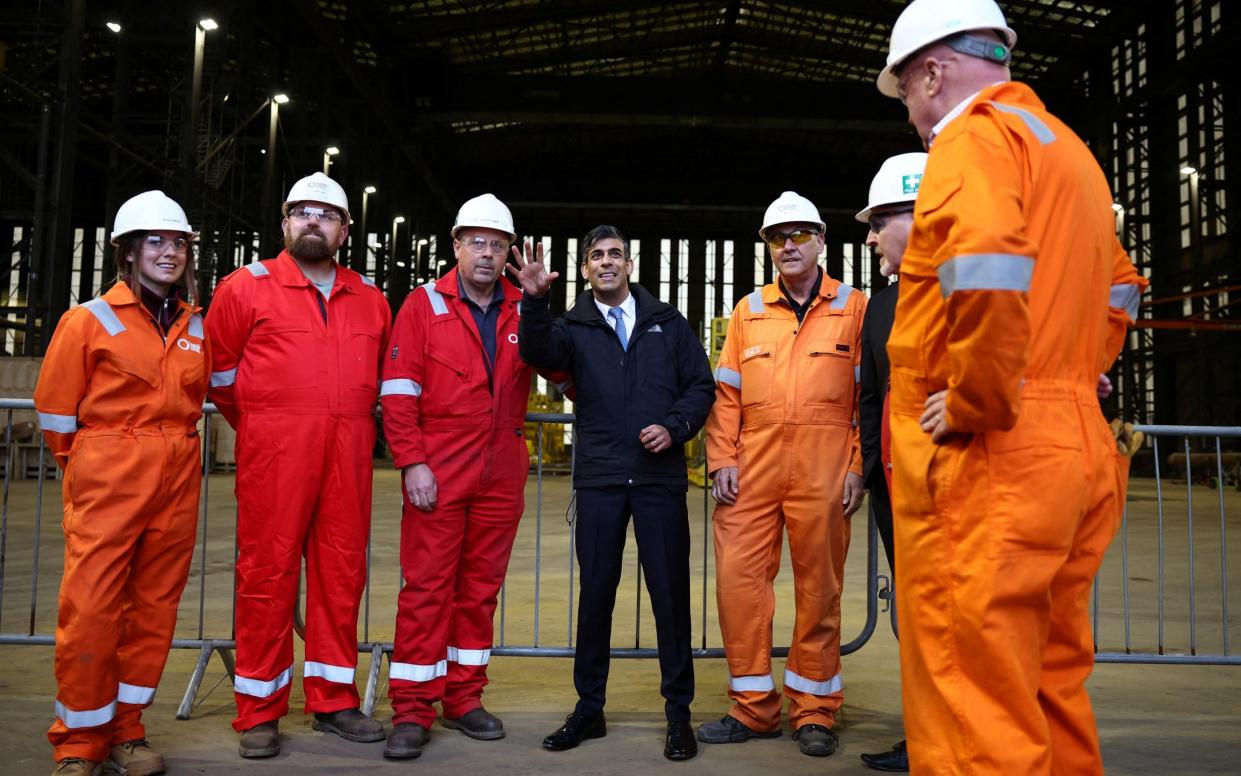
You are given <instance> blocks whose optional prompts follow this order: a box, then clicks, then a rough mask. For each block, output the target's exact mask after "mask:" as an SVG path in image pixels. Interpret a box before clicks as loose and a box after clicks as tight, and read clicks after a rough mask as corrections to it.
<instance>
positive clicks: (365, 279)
mask: <svg viewBox="0 0 1241 776" xmlns="http://www.w3.org/2000/svg"><path fill="white" fill-rule="evenodd" d="M361 277H362V282H363V283H364V284H365V285H368V286H370V287H371V288H379V286H377V285H375V281H373V280H371V279H370V278H369V277H367V276H366V275H362V276H361Z"/></svg>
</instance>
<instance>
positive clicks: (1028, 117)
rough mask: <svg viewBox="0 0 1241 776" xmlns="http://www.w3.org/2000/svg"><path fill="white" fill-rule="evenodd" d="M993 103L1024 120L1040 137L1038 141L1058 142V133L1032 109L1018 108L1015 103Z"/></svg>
mask: <svg viewBox="0 0 1241 776" xmlns="http://www.w3.org/2000/svg"><path fill="white" fill-rule="evenodd" d="M991 104H992V105H994V106H995V107H996V108H997V109H999V110H1002V111H1004V112H1005V113H1011V114H1012V115H1014V116H1016V117H1017V118H1019V119H1021V120H1022V121H1024V122H1025V125H1026V126H1027V127H1028V128H1029V129H1030V131H1031V132H1033V133H1034V136H1035V137H1036V138H1038V141H1039V142H1040V143H1042V144H1043V145H1047V144H1048V143H1054V142H1056V133H1055V132H1052V131H1051V128H1050V127H1048V126H1047V125H1046V124H1044V123H1043V120H1042V119H1040V118H1039V117H1038V116H1035V115H1034V114H1033V113H1031V112H1030V111H1028V110H1026V109H1024V108H1018V107H1016V106H1013V105H1005V104H1004V103H1002V102H995V101H994V100H993V101H992V102H991Z"/></svg>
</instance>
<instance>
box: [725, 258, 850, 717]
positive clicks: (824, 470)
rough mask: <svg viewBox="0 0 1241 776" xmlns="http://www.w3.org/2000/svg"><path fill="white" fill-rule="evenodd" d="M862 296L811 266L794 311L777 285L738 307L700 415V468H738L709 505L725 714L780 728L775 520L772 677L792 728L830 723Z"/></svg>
mask: <svg viewBox="0 0 1241 776" xmlns="http://www.w3.org/2000/svg"><path fill="white" fill-rule="evenodd" d="M865 311H866V297H865V296H864V295H863V294H862V293H860V292H858V291H855V290H854V289H852V288H851V287H849V286H847V285H845V284H844V283H841V282H840V281H839V280H833V279H832V278H830V277H828V275H827V273H826V272H825V273H823V278H822V281H821V283H820V285H819V291H818V294H817V295H816V296H815V297H814V299H813V301H812V304H811V307H810V309H809V310H808V311H807V312H806V316H805V319H804V320H803V321H802V323H801V325H798V322H797V315H796V313H794V312H793V310H792V308H791V307H789V304H788V301H787V300H786V299H785V298H784V294H783V293H782V292H781V290H780V286H779V284H778V283H768V284H767V285H765V286H763V287H762V288H761V289H759V290H757V291H755V292H754V293H752V294H750V295H749V296H747V297H746V298H745V299H743V300H741V302H739V303H738V304H737V307H736V309H735V310H734V311H733V315H732V318H731V319H730V320H729V322H728V337H727V339H726V340H725V342H724V349H723V351H722V352H721V353H720V361H719V365H718V368H717V369H716V372H715V375H716V388H715V405H714V406H713V407H712V409H711V415H710V417H708V418H707V461H708V468H709V469H710V470H711V471H715V470H717V469H720V468H721V467H725V466H736V467H738V470H739V471H738V496H737V503H736V504H733V505H728V504H717V505H716V507H715V513H714V524H715V568H716V574H715V579H716V596H717V602H718V605H719V612H720V631H721V632H722V634H723V638H724V651H725V654H726V655H727V657H728V672H729V680H728V695H729V697H730V698H732V699H733V701H734V705H733V708H732V709H731V710H730V711H729V714H730V715H731V716H733V717H735V718H736V719H737V720H739V721H740V722H742V723H743V724H745V725H746V726H748V727H750V728H751V729H753V730H760V731H769V730H773V729H775V728H777V727H778V726H779V724H780V706H781V698H780V694H779V693H777V692H776V688H775V682H774V680H773V678H772V675H771V620H772V615H773V614H774V612H775V593H774V590H773V588H772V583H773V582H774V580H775V578H776V574H777V572H778V571H779V570H780V548H781V544H782V543H783V536H782V531H781V529H782V528H784V527H785V526H787V528H788V534H789V553H790V554H791V555H792V560H793V585H794V591H795V596H796V607H797V616H796V620H795V624H794V626H793V641H792V645H791V646H790V647H789V657H788V662H787V664H786V667H785V671H784V694H785V695H787V696H788V698H789V720H790V722H791V723H792V725H793V727H794V728H800V727H802V726H804V725H809V724H812V723H813V724H819V725H823V726H825V727H832V726H833V725H834V724H835V717H836V712H837V711H838V710H839V709H840V706H841V704H842V703H843V702H844V689H843V687H844V685H843V683H842V681H841V675H840V591H841V585H842V583H843V581H844V569H845V553H846V552H847V551H848V549H849V521H848V520H846V519H845V518H844V511H843V506H842V505H841V503H840V500H841V497H842V494H843V488H844V480H845V474H846V473H847V472H853V473H854V474H857V475H858V476H859V477H860V476H861V474H862V456H861V450H860V447H859V442H858V433H857V428H856V427H855V425H854V422H853V421H854V416H855V414H856V411H857V378H858V375H859V369H860V366H859V365H860V363H861V353H862V344H861V343H862V317H863V314H864V313H865Z"/></svg>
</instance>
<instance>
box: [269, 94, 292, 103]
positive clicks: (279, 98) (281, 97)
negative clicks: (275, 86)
mask: <svg viewBox="0 0 1241 776" xmlns="http://www.w3.org/2000/svg"><path fill="white" fill-rule="evenodd" d="M271 99H272V101H273V102H275V103H276V104H277V105H284V104H286V103H287V102H288V101H289V95H287V94H285V93H284V92H281V93H280V94H277V95H275V96H274V97H272V98H271Z"/></svg>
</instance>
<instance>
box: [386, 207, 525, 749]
mask: <svg viewBox="0 0 1241 776" xmlns="http://www.w3.org/2000/svg"><path fill="white" fill-rule="evenodd" d="M452 237H453V246H452V249H453V255H454V256H455V257H456V259H457V266H456V267H455V268H454V269H452V270H450V271H449V272H448V273H447V274H446V275H444V276H443V277H442V278H440V279H439V280H435V281H432V282H430V283H427V284H426V285H424V286H421V287H420V288H417V289H415V290H414V291H413V293H411V294H410V295H409V296H408V297H407V298H406V299H405V304H404V305H403V306H402V307H401V310H400V312H399V313H398V314H397V317H396V324H395V326H394V329H393V335H392V342H391V345H390V347H389V352H388V355H389V358H388V359H387V360H386V362H385V367H384V381H383V386H382V388H381V390H380V395H381V396H382V397H383V417H384V435H385V436H386V437H387V440H388V443H389V445H391V447H392V457H393V460H394V463H395V464H396V467H397V468H398V469H400V470H401V472H402V478H403V481H404V495H405V509H404V513H403V515H402V519H401V568H402V569H403V571H404V575H405V585H404V587H403V588H402V589H401V593H400V597H399V599H398V603H397V619H396V639H395V643H394V648H393V654H392V667H391V670H390V672H389V679H390V683H391V684H390V688H391V689H390V691H389V692H390V695H391V698H392V711H393V714H392V723H393V727H392V733H391V734H390V735H389V737H388V744H387V748H386V749H385V750H384V756H385V757H389V758H392V759H412V758H414V757H417V756H418V755H419V754H421V752H422V746H423V745H424V744H425V743H426V741H427V735H428V732H427V731H428V728H430V727H431V723H432V722H434V721H435V717H436V712H435V709H434V707H433V706H432V704H434V703H436V702H439V703H441V705H442V706H443V713H444V717H443V724H444V726H445V727H448V728H452V729H454V730H460V731H461V732H462V733H464V734H465V735H467V736H469V737H470V738H475V739H482V740H490V739H497V738H503V737H504V725H503V723H501V721H500V720H499V719H497V718H496V717H495V716H494V715H492V714H491V713H490V712H488V711H487V710H486V709H484V708H483V705H482V694H483V687H484V686H485V685H486V684H487V663H488V661H489V660H490V657H491V636H492V615H493V614H494V613H495V608H496V594H497V593H498V592H499V589H500V585H501V584H502V583H503V581H504V573H505V570H506V569H507V568H508V559H509V552H510V551H511V550H512V548H513V538H514V537H515V536H516V534H517V524H518V521H519V520H520V519H521V513H522V508H523V506H524V503H525V499H524V492H525V485H526V475H527V473H528V471H529V469H530V459H529V454H528V453H527V451H526V441H525V437H524V436H523V431H522V429H523V424H524V422H525V415H526V401H527V398H528V397H529V394H530V380H531V377H532V374H533V370H532V369H531V368H530V367H529V366H527V365H526V363H525V362H523V361H522V360H521V358H520V357H519V356H518V348H517V321H518V314H519V310H518V302H520V301H521V291H520V290H518V289H516V288H514V287H513V286H512V285H510V284H509V283H507V282H505V281H503V280H502V279H501V275H502V274H503V271H504V264H505V261H506V259H507V257H508V252H509V248H510V246H512V244H513V241H514V240H515V239H516V231H515V230H514V228H513V216H512V214H511V213H510V212H509V209H508V208H507V207H506V206H505V205H504V203H502V202H501V201H500V200H498V199H496V198H495V197H494V196H493V195H491V194H483V195H481V196H478V197H475V198H473V199H471V200H469V201H468V202H466V203H465V204H464V205H462V206H461V210H460V211H459V212H458V213H457V220H456V223H455V225H454V226H453V230H452Z"/></svg>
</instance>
